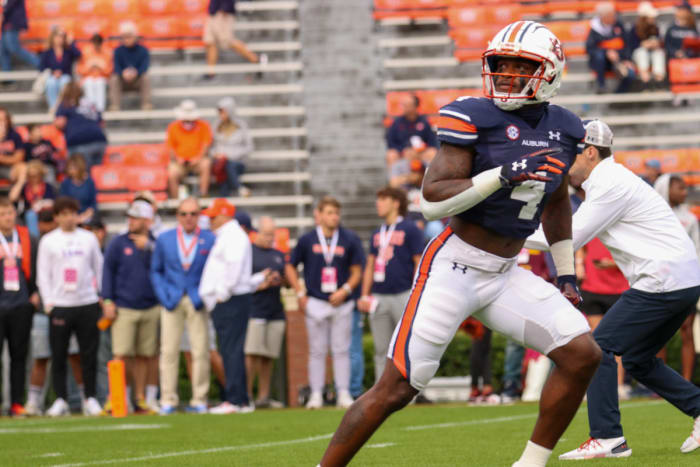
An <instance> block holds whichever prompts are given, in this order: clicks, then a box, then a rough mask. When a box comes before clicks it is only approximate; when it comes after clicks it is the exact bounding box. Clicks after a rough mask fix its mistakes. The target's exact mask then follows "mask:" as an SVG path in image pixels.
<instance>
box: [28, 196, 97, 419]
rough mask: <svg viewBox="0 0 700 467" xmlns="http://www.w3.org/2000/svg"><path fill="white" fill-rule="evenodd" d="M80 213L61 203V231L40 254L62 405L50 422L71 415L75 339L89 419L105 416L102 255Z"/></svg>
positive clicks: (74, 205)
mask: <svg viewBox="0 0 700 467" xmlns="http://www.w3.org/2000/svg"><path fill="white" fill-rule="evenodd" d="M78 209H79V205H78V202H77V201H76V200H74V199H72V198H68V197H61V198H58V199H57V200H56V202H55V203H54V215H55V218H56V222H57V223H58V228H57V229H55V230H53V231H52V232H50V233H48V234H46V235H45V236H44V237H42V239H41V241H40V242H39V252H38V254H37V286H38V288H39V294H40V295H41V298H42V303H43V304H44V311H45V312H46V314H48V315H49V318H50V319H51V321H50V328H49V343H50V347H51V377H52V380H53V387H54V391H55V392H56V396H57V399H56V401H55V402H54V403H53V405H52V406H51V408H50V409H49V410H48V412H47V414H48V415H50V416H59V415H67V414H68V404H67V403H66V396H67V389H66V358H67V352H68V344H69V341H70V337H71V334H73V333H75V335H76V337H77V339H78V347H79V348H80V364H81V367H82V373H83V383H84V385H85V397H86V400H85V403H84V404H83V413H84V414H86V415H99V414H100V412H101V410H102V408H101V406H100V404H99V403H98V402H97V399H95V395H96V387H95V386H96V374H97V347H98V344H99V338H100V333H99V330H98V328H97V321H98V319H99V318H100V316H101V314H102V310H101V307H100V304H99V296H98V291H99V290H100V286H101V280H102V252H101V251H100V246H99V243H98V241H97V237H95V235H94V234H93V233H91V232H89V231H87V230H84V229H81V228H78V227H77V225H78Z"/></svg>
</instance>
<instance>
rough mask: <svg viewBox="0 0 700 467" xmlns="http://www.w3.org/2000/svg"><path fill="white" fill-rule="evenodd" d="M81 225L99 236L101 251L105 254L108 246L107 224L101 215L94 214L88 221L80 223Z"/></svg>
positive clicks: (98, 241)
mask: <svg viewBox="0 0 700 467" xmlns="http://www.w3.org/2000/svg"><path fill="white" fill-rule="evenodd" d="M80 227H82V228H84V229H85V230H87V231H89V232H92V233H93V234H94V235H95V237H97V243H98V244H99V245H100V251H101V252H102V254H103V255H104V252H105V249H106V248H107V226H105V223H104V222H102V219H101V218H100V216H92V217H91V218H90V220H88V221H87V222H83V223H82V224H80Z"/></svg>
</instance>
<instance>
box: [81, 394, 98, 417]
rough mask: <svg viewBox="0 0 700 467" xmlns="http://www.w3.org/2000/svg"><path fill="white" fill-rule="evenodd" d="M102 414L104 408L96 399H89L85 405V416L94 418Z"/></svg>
mask: <svg viewBox="0 0 700 467" xmlns="http://www.w3.org/2000/svg"><path fill="white" fill-rule="evenodd" d="M100 414H102V406H100V403H99V402H97V399H95V398H94V397H88V398H87V399H86V400H85V403H84V404H83V415H87V416H90V417H94V416H97V415H100Z"/></svg>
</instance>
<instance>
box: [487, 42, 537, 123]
mask: <svg viewBox="0 0 700 467" xmlns="http://www.w3.org/2000/svg"><path fill="white" fill-rule="evenodd" d="M502 58H519V59H525V60H528V61H531V62H533V63H534V64H537V65H538V67H537V69H536V70H535V71H534V72H533V73H532V74H512V73H498V72H497V71H496V70H497V69H498V68H497V67H498V61H499V60H500V59H502ZM546 63H547V62H546V59H545V58H544V57H542V56H539V55H536V54H532V53H524V52H522V51H521V52H509V51H496V50H493V49H491V50H487V51H486V52H484V54H483V56H482V72H481V76H482V79H483V88H484V95H485V96H486V97H488V98H490V99H492V100H493V102H494V104H496V105H497V106H498V107H499V108H501V109H502V110H515V109H518V108H520V107H522V106H523V105H527V104H537V103H539V102H541V100H540V99H538V95H537V93H538V91H539V90H540V86H541V84H542V81H543V80H545V81H546V82H548V81H547V78H546V76H545V73H546V71H547V68H548V67H547V66H546ZM499 77H505V78H509V79H510V85H509V89H508V91H498V90H497V87H496V79H497V78H499ZM521 79H525V80H527V82H526V83H525V85H524V86H523V88H522V89H521V90H520V91H519V92H517V93H514V92H513V88H515V87H516V80H521Z"/></svg>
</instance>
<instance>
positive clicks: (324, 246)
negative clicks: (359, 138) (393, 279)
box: [286, 196, 364, 409]
mask: <svg viewBox="0 0 700 467" xmlns="http://www.w3.org/2000/svg"><path fill="white" fill-rule="evenodd" d="M317 214H318V225H317V226H316V229H315V230H313V231H311V232H308V233H306V234H304V235H303V236H302V237H301V238H299V242H298V243H297V245H296V247H294V250H293V251H292V257H291V264H289V265H287V267H286V273H287V274H286V276H287V278H288V279H289V282H290V284H291V286H292V287H293V288H294V289H295V290H296V292H297V296H298V297H299V310H300V311H302V312H304V313H305V314H306V330H307V334H308V337H309V384H310V386H311V396H310V398H309V401H308V403H307V404H306V408H307V409H318V408H321V407H322V406H323V394H322V391H323V387H324V384H325V380H326V355H327V353H328V348H329V347H330V348H331V353H332V355H333V377H334V379H335V386H336V394H338V399H337V405H338V407H342V408H348V407H350V405H352V402H353V398H352V396H351V395H350V391H349V387H350V339H351V333H352V312H353V309H354V303H353V300H352V298H351V297H352V294H353V290H354V289H355V288H356V287H357V286H358V285H359V284H360V280H361V278H362V263H363V262H364V252H363V250H362V244H361V243H360V239H359V238H358V236H357V235H356V234H355V233H354V232H352V231H351V230H348V229H346V228H344V227H341V226H340V202H338V200H336V199H335V198H332V197H330V196H325V197H323V198H321V201H320V202H319V204H318V208H317ZM299 264H303V265H304V283H305V285H306V289H307V291H306V292H305V291H304V290H303V289H302V287H301V284H300V283H299V279H298V277H299V276H298V273H297V269H296V268H297V267H298V266H299ZM307 293H308V296H307Z"/></svg>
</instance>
